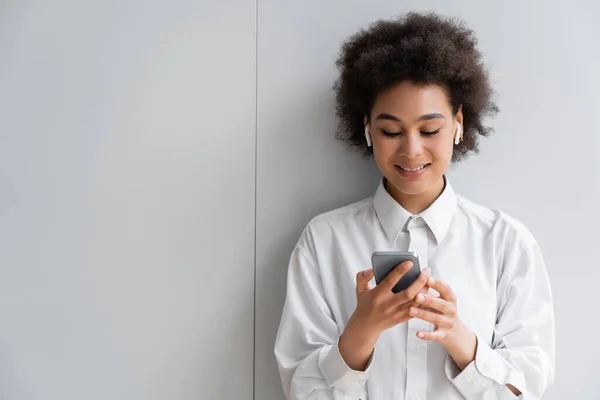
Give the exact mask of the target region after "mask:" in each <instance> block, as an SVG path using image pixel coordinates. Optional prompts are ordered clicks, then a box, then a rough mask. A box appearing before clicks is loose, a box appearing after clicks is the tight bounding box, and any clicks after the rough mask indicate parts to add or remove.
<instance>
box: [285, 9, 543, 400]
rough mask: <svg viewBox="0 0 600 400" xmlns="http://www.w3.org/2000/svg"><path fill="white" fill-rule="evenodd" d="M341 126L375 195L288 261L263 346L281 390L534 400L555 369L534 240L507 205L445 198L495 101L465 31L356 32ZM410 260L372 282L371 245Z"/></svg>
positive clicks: (385, 28)
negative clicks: (272, 330)
mask: <svg viewBox="0 0 600 400" xmlns="http://www.w3.org/2000/svg"><path fill="white" fill-rule="evenodd" d="M337 66H338V68H339V69H340V77H339V79H338V81H337V83H336V87H335V88H336V95H337V96H336V99H337V113H338V116H339V119H340V124H339V130H338V137H339V138H341V139H343V140H345V141H346V143H347V144H348V145H349V146H350V147H354V148H358V149H363V150H364V151H365V153H366V154H372V155H373V156H374V158H375V162H376V164H377V166H378V168H379V170H380V171H381V174H382V175H383V176H382V179H381V182H380V185H379V187H378V189H377V191H376V192H375V194H374V196H373V197H371V198H368V199H365V200H363V201H360V202H358V203H355V204H351V205H349V206H346V207H343V208H340V209H337V210H334V211H331V212H328V213H325V214H322V215H320V216H318V217H316V218H314V219H313V220H312V221H310V223H309V224H308V226H307V227H306V229H305V230H304V232H303V233H302V235H301V237H300V239H299V241H298V243H297V245H296V247H295V249H294V251H293V253H292V256H291V260H290V264H289V270H288V286H287V297H286V302H285V307H284V311H283V316H282V318H281V324H280V328H279V332H278V335H277V340H276V344H275V355H276V358H277V362H278V365H279V370H280V374H281V377H282V382H283V387H284V391H285V393H286V396H287V398H289V399H367V398H368V399H371V400H383V399H386V400H387V399H411V400H425V399H427V400H435V399H444V400H449V399H450V400H451V399H463V398H466V399H516V398H522V399H526V400H529V399H539V398H541V397H542V395H543V393H544V391H545V389H546V388H547V386H548V385H550V384H551V383H552V382H553V379H554V316H553V305H552V294H551V290H550V284H549V280H548V276H547V273H546V268H545V266H544V261H543V259H542V256H541V254H540V249H539V247H538V245H537V243H536V241H535V239H534V238H533V236H532V235H531V234H530V233H529V231H528V230H527V229H526V228H525V227H524V226H523V225H522V224H521V223H519V222H518V221H516V220H515V219H513V218H511V217H509V216H508V215H506V214H504V213H502V212H500V211H497V210H490V209H488V208H485V207H483V206H480V205H477V204H474V203H472V202H470V201H469V200H467V199H465V198H463V197H461V196H460V195H458V194H456V193H455V192H454V191H453V189H452V186H451V185H450V182H449V181H448V179H447V177H446V176H445V171H446V170H447V168H448V166H449V165H450V163H451V162H453V161H454V162H456V161H459V160H461V159H464V158H465V156H467V155H468V154H469V153H470V152H476V151H477V144H478V138H479V136H480V135H481V136H486V135H488V133H489V132H490V129H489V128H488V127H486V126H484V122H483V119H484V118H485V117H488V116H491V115H493V114H494V113H495V112H496V111H497V107H496V106H495V104H494V103H493V101H492V95H493V90H492V89H491V86H490V82H489V78H488V73H487V71H486V69H485V68H484V66H483V62H482V57H481V54H480V52H479V51H478V50H477V48H476V38H475V37H474V35H473V33H472V31H470V30H468V29H467V28H465V27H464V25H463V24H462V23H461V22H460V21H457V20H454V19H448V18H443V17H440V16H437V15H435V14H416V13H411V14H408V15H406V16H405V17H403V18H400V19H397V20H391V21H379V22H377V23H375V24H373V25H372V26H371V27H370V28H369V29H368V30H363V31H361V32H359V33H357V34H356V35H354V36H352V37H351V38H350V39H349V40H348V41H347V42H346V43H345V44H344V46H343V48H342V52H341V54H340V57H339V59H338V61H337ZM382 250H411V251H415V252H417V253H419V254H420V256H421V265H422V266H424V267H426V268H422V272H421V274H420V276H419V278H418V279H417V281H415V282H414V283H413V284H412V285H411V286H410V287H409V288H408V289H406V290H404V291H402V292H399V293H393V292H392V291H391V288H392V287H393V286H394V284H395V283H396V282H398V280H399V279H400V278H401V277H402V276H403V274H404V273H406V272H407V271H408V270H409V269H410V268H411V265H410V263H405V264H406V265H405V264H401V265H399V266H398V267H397V268H396V269H395V270H394V272H393V273H392V274H390V275H388V278H387V279H386V281H385V282H383V283H381V284H379V285H377V286H375V285H374V284H373V282H372V280H373V271H372V269H365V268H366V267H368V266H369V265H370V257H371V254H372V253H373V252H374V251H382Z"/></svg>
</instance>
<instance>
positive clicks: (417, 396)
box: [410, 393, 419, 400]
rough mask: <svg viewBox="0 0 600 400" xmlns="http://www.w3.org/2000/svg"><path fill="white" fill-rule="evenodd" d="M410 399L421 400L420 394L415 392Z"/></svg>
mask: <svg viewBox="0 0 600 400" xmlns="http://www.w3.org/2000/svg"><path fill="white" fill-rule="evenodd" d="M410 400H419V395H418V394H416V393H413V394H412V396H410Z"/></svg>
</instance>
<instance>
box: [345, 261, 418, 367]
mask: <svg viewBox="0 0 600 400" xmlns="http://www.w3.org/2000/svg"><path fill="white" fill-rule="evenodd" d="M411 268H412V263H411V262H410V261H407V262H404V263H402V264H400V265H399V266H398V267H396V268H395V269H394V270H393V271H392V272H390V273H389V274H388V276H387V277H386V278H385V279H384V280H383V281H382V282H381V283H380V284H379V285H377V286H376V287H375V288H373V287H372V286H371V285H370V284H369V281H370V280H371V279H373V270H372V269H368V270H366V271H361V272H359V273H358V274H357V275H356V298H357V305H356V309H355V310H354V313H353V314H352V316H351V317H350V319H349V320H348V324H347V325H346V328H345V329H344V332H343V333H342V335H341V337H340V342H339V350H340V354H341V355H342V358H343V359H344V360H345V361H346V364H348V366H349V367H350V368H352V369H354V370H364V369H365V368H366V365H367V363H368V361H369V358H370V356H371V353H372V352H373V348H374V347H375V343H376V342H377V339H378V338H379V336H380V335H381V332H383V331H384V330H386V329H389V328H391V327H393V326H396V325H398V324H400V323H402V322H405V321H407V320H409V319H411V318H412V317H411V315H410V314H409V309H410V307H411V306H414V305H417V304H416V303H415V301H414V299H415V296H416V295H417V294H419V293H420V292H422V293H423V294H426V293H427V290H428V288H427V287H426V284H427V280H428V279H429V269H424V270H423V271H422V272H421V274H420V275H419V277H418V278H417V280H416V281H415V282H413V284H412V285H410V286H409V287H408V288H407V289H406V290H403V291H401V292H399V293H394V292H392V289H393V287H394V286H395V285H396V284H397V283H398V281H399V280H400V279H401V278H402V277H403V276H404V275H405V274H406V273H407V272H408V271H410V270H411Z"/></svg>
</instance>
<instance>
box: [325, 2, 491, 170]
mask: <svg viewBox="0 0 600 400" xmlns="http://www.w3.org/2000/svg"><path fill="white" fill-rule="evenodd" d="M476 45H477V39H476V37H475V35H474V33H473V31H472V30H470V29H468V28H467V27H466V26H465V25H464V23H463V22H462V21H460V20H458V19H455V18H450V17H442V16H440V15H438V14H435V13H425V14H420V13H415V12H411V13H408V14H406V15H404V16H401V17H398V18H396V19H392V20H379V21H377V22H374V23H373V24H371V25H370V26H369V28H368V29H362V30H361V31H359V32H358V33H356V34H354V35H352V36H351V37H349V38H348V39H347V41H346V42H344V44H343V45H342V47H341V51H340V54H339V55H338V58H337V60H336V67H337V68H338V70H339V72H340V74H339V77H338V79H337V80H336V82H335V85H334V90H335V95H336V114H337V116H338V117H339V122H338V127H337V132H336V138H337V139H340V140H343V141H345V142H346V144H347V145H348V146H349V147H350V148H353V149H357V150H359V151H360V150H361V149H362V150H363V151H364V154H365V155H369V154H372V153H373V150H372V148H371V147H368V146H367V145H366V142H365V139H364V117H365V115H367V116H368V115H370V112H371V108H372V107H373V104H374V103H375V100H376V97H377V95H378V93H380V92H381V91H382V90H385V89H387V88H389V87H391V86H394V85H395V84H397V83H399V82H401V81H411V82H414V83H417V84H437V85H439V86H440V87H442V88H443V89H444V90H445V92H446V94H447V95H448V98H449V101H450V106H451V108H452V111H453V113H454V114H456V113H457V112H458V110H459V108H460V107H461V106H462V112H463V141H462V142H461V143H460V144H459V145H457V146H454V152H453V154H452V161H460V160H462V159H464V158H465V157H466V156H467V155H468V153H469V152H473V153H478V151H479V149H478V143H479V135H481V136H488V135H489V134H490V133H491V132H492V128H490V127H486V126H484V122H483V119H484V118H485V117H489V116H493V115H494V114H495V113H497V112H498V111H499V109H498V107H497V106H496V104H495V103H494V102H493V100H492V97H493V96H494V91H493V89H492V87H491V84H490V81H489V73H488V71H487V70H486V68H485V66H484V65H483V60H482V55H481V53H480V52H479V50H478V49H477V48H476Z"/></svg>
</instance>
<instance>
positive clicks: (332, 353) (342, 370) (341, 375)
mask: <svg viewBox="0 0 600 400" xmlns="http://www.w3.org/2000/svg"><path fill="white" fill-rule="evenodd" d="M374 355H375V351H373V353H372V354H371V357H370V358H369V362H368V363H367V368H366V369H365V370H364V371H356V370H353V369H352V368H350V367H349V366H348V364H346V361H344V359H343V358H342V355H341V354H340V348H339V337H338V341H337V343H336V344H335V345H333V346H331V347H329V350H328V351H324V352H323V353H321V354H320V355H319V369H320V370H321V373H322V374H323V377H324V378H325V381H327V384H328V385H329V387H335V388H336V389H339V390H342V391H345V392H351V393H353V392H355V393H356V394H357V395H360V393H361V392H362V391H363V389H364V387H365V383H366V382H367V379H369V371H370V369H371V365H372V362H373V358H374Z"/></svg>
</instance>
